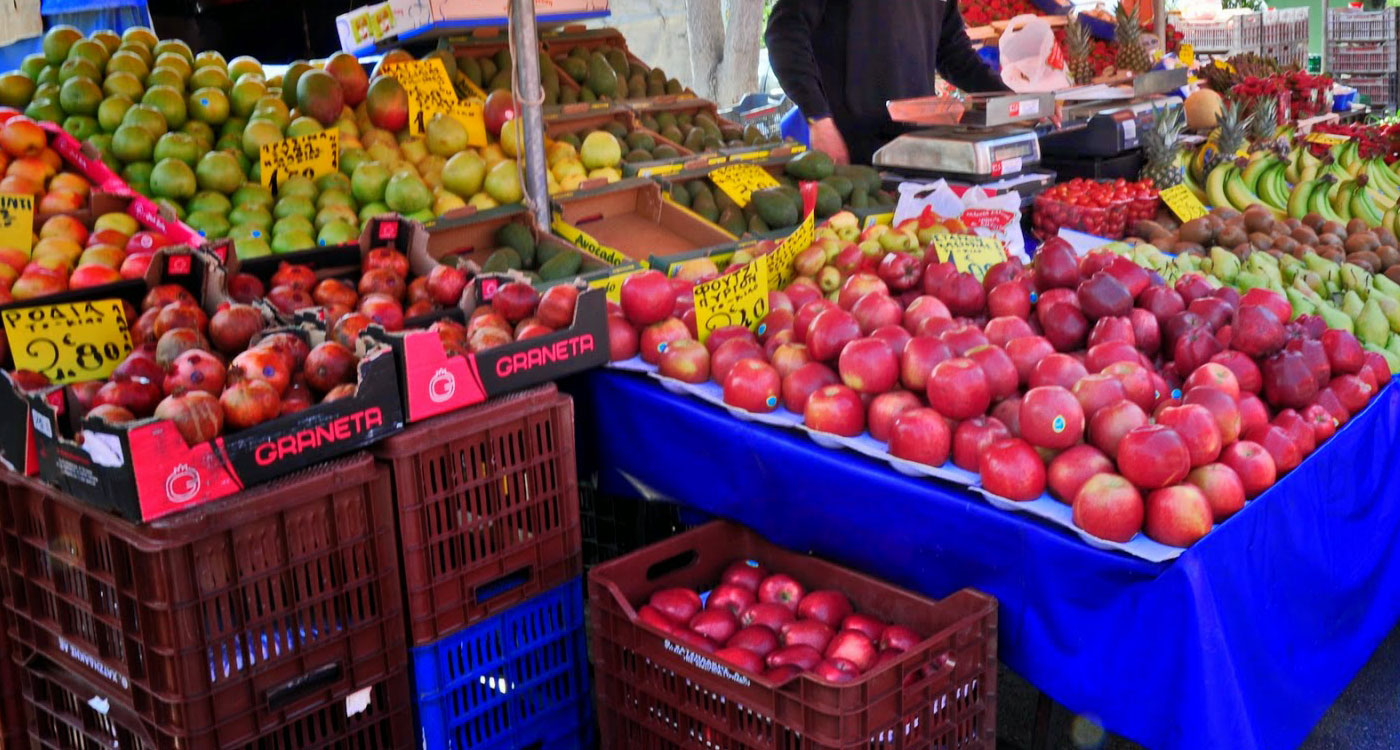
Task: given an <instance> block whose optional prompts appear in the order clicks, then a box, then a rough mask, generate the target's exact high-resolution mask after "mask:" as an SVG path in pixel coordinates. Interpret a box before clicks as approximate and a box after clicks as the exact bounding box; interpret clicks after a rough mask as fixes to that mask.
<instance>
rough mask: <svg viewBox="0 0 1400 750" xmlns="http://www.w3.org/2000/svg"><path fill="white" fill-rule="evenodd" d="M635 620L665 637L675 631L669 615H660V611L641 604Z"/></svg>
mask: <svg viewBox="0 0 1400 750" xmlns="http://www.w3.org/2000/svg"><path fill="white" fill-rule="evenodd" d="M637 619H638V620H640V621H641V622H642V623H643V624H644V625H650V626H652V627H653V628H656V629H657V630H660V631H661V632H663V633H666V634H667V635H670V634H671V633H673V632H674V631H675V629H676V621H675V620H672V619H671V617H670V616H669V615H666V614H664V613H662V612H661V610H659V609H657V608H656V607H653V606H651V605H650V604H643V605H642V607H641V609H638V610H637Z"/></svg>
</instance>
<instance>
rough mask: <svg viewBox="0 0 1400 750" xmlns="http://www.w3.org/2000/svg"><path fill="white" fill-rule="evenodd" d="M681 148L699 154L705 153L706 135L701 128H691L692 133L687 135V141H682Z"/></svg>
mask: <svg viewBox="0 0 1400 750" xmlns="http://www.w3.org/2000/svg"><path fill="white" fill-rule="evenodd" d="M681 148H684V149H687V150H689V151H693V152H697V153H698V152H700V151H704V150H705V134H704V133H703V132H701V130H700V129H699V128H691V129H690V132H689V133H688V134H686V136H685V140H683V141H681Z"/></svg>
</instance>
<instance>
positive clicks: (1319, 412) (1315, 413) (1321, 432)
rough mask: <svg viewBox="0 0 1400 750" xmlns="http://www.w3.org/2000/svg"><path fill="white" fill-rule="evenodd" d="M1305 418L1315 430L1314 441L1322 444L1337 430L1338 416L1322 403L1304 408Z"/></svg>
mask: <svg viewBox="0 0 1400 750" xmlns="http://www.w3.org/2000/svg"><path fill="white" fill-rule="evenodd" d="M1303 420H1304V421H1306V422H1307V423H1308V426H1309V427H1311V428H1312V431H1313V442H1314V443H1315V444H1317V445H1322V443H1323V441H1325V440H1327V439H1328V438H1330V437H1332V436H1333V435H1334V434H1336V432H1337V427H1338V426H1339V425H1338V423H1337V418H1336V417H1334V416H1332V413H1331V412H1329V411H1327V408H1326V407H1324V406H1323V405H1322V404H1317V403H1314V404H1311V405H1309V406H1308V408H1306V409H1304V410H1303Z"/></svg>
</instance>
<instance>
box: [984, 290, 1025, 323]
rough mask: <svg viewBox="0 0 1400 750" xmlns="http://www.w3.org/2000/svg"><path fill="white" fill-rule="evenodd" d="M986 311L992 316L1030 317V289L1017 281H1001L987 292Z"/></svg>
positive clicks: (1019, 318)
mask: <svg viewBox="0 0 1400 750" xmlns="http://www.w3.org/2000/svg"><path fill="white" fill-rule="evenodd" d="M987 312H988V313H989V314H991V315H992V316H993V317H1003V316H1007V317H1012V318H1016V319H1018V320H1021V319H1025V318H1028V317H1030V314H1031V290H1030V289H1029V288H1028V287H1027V286H1026V285H1025V284H1023V283H1021V282H1019V281H1003V282H1002V283H1000V284H997V285H996V286H994V287H992V288H991V290H990V291H988V292H987Z"/></svg>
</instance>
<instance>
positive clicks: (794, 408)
mask: <svg viewBox="0 0 1400 750" xmlns="http://www.w3.org/2000/svg"><path fill="white" fill-rule="evenodd" d="M840 382H841V379H840V378H838V377H837V376H836V373H835V372H833V371H832V369H831V368H830V367H827V366H826V365H824V364H822V363H820V362H808V363H807V364H805V365H803V366H801V367H799V368H797V370H796V371H795V372H793V373H792V374H791V375H789V376H787V377H786V378H783V381H782V393H783V407H784V408H786V409H787V410H788V411H790V412H792V413H794V414H802V413H804V412H805V411H806V409H807V399H808V398H810V397H811V395H812V394H813V393H816V392H817V390H818V389H820V388H822V387H824V386H828V385H834V384H836V383H840Z"/></svg>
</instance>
